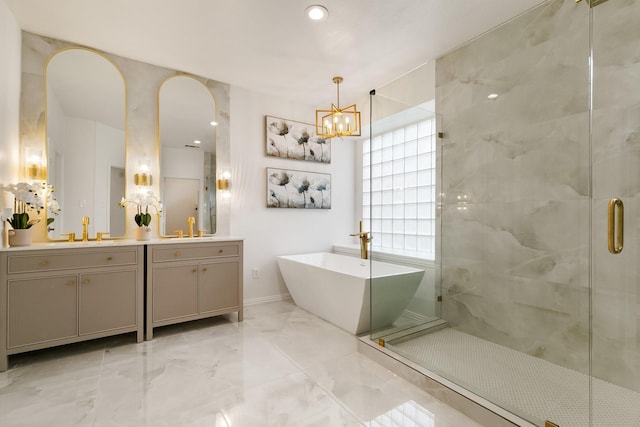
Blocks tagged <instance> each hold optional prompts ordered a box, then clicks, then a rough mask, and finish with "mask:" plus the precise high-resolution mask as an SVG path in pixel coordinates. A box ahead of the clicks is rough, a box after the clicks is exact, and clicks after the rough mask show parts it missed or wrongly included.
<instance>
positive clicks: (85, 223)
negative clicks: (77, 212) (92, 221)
mask: <svg viewBox="0 0 640 427" xmlns="http://www.w3.org/2000/svg"><path fill="white" fill-rule="evenodd" d="M82 241H83V242H88V241H89V217H88V216H83V217H82Z"/></svg>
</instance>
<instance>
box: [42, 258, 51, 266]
mask: <svg viewBox="0 0 640 427" xmlns="http://www.w3.org/2000/svg"><path fill="white" fill-rule="evenodd" d="M40 265H49V261H47V260H46V259H45V260H42V261H40Z"/></svg>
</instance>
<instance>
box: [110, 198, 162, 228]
mask: <svg viewBox="0 0 640 427" xmlns="http://www.w3.org/2000/svg"><path fill="white" fill-rule="evenodd" d="M127 205H135V207H136V214H135V216H134V217H133V219H134V221H135V222H136V225H137V226H138V227H137V228H136V240H149V239H150V238H151V227H149V224H151V214H150V213H149V208H152V209H153V210H155V212H156V213H160V212H162V203H160V200H158V198H157V197H156V196H155V194H153V192H152V191H141V192H138V193H134V194H132V195H130V196H129V198H125V197H123V198H122V199H121V200H120V206H122V207H125V206H127Z"/></svg>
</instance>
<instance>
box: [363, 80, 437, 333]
mask: <svg viewBox="0 0 640 427" xmlns="http://www.w3.org/2000/svg"><path fill="white" fill-rule="evenodd" d="M380 92H383V91H378V94H377V95H372V96H371V103H372V111H374V112H375V113H376V114H377V116H376V117H374V120H373V121H371V126H370V138H368V139H367V140H366V141H365V142H364V143H363V165H364V169H363V189H364V192H363V193H364V194H363V202H364V203H363V215H362V217H363V219H364V222H363V226H364V227H365V230H370V231H371V233H372V235H373V236H374V238H373V239H372V240H371V243H370V248H371V250H370V259H371V264H370V268H371V282H370V283H371V287H370V288H371V307H372V310H371V332H372V337H373V338H378V337H385V339H390V338H392V337H393V336H395V335H404V334H406V333H407V331H416V330H422V329H424V328H425V325H431V326H433V325H434V324H436V323H439V322H440V317H441V316H440V312H441V310H440V302H439V299H440V298H439V297H440V294H441V293H440V286H439V285H440V280H439V268H438V266H437V265H436V263H435V259H436V252H437V251H436V247H437V245H436V244H437V242H436V236H437V235H439V234H440V233H439V231H438V232H437V231H436V230H437V228H438V226H439V225H438V220H437V218H436V214H437V203H436V201H437V198H436V193H437V192H436V185H437V182H438V179H437V178H436V176H437V172H436V157H437V156H438V147H439V144H437V143H436V139H437V128H438V126H439V123H438V117H437V116H436V114H435V113H434V100H433V99H431V100H429V101H427V102H420V104H418V105H411V104H408V103H406V102H404V101H400V100H398V99H397V98H396V99H394V98H391V97H387V96H385V95H384V94H383V93H380ZM430 92H431V94H433V90H431V91H430ZM414 95H415V94H414ZM420 101H423V99H420ZM434 322H435V323H434Z"/></svg>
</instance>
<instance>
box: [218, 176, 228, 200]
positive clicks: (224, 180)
mask: <svg viewBox="0 0 640 427" xmlns="http://www.w3.org/2000/svg"><path fill="white" fill-rule="evenodd" d="M230 179H231V171H230V170H229V169H222V173H221V174H220V177H219V178H218V190H220V191H221V194H222V197H223V198H225V199H228V198H229V197H231V191H229V188H230V187H231V184H230V181H229V180H230Z"/></svg>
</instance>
